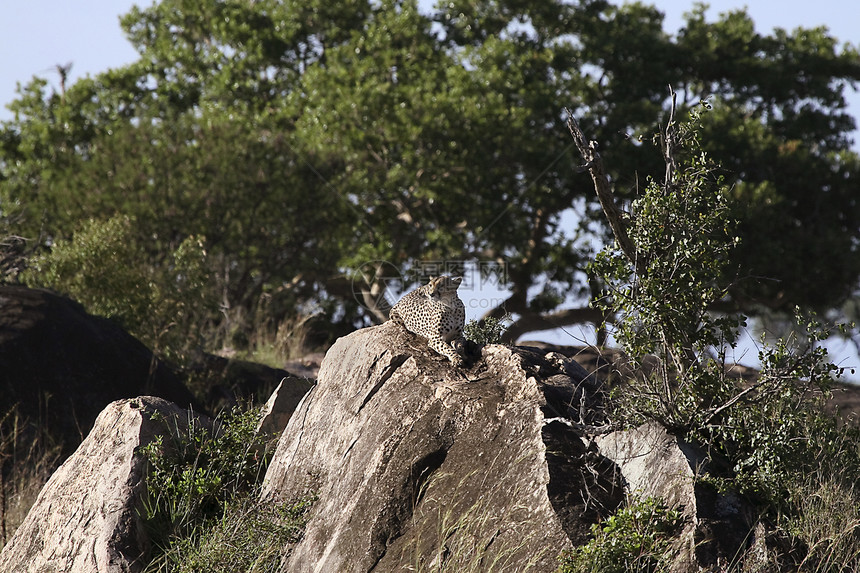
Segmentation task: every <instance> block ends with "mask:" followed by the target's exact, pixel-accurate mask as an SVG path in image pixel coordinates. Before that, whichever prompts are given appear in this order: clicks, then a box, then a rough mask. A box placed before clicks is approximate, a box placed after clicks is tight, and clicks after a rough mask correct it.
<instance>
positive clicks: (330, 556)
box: [262, 322, 623, 573]
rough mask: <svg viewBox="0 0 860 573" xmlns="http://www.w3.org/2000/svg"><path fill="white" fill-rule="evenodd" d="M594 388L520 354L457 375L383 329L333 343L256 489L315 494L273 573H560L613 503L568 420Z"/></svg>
mask: <svg viewBox="0 0 860 573" xmlns="http://www.w3.org/2000/svg"><path fill="white" fill-rule="evenodd" d="M592 383H593V380H592V379H590V378H588V376H587V373H586V372H585V371H584V370H583V369H582V368H581V367H579V366H578V365H576V364H575V363H573V362H572V361H570V360H569V359H567V358H565V357H564V356H562V355H558V354H556V355H553V356H545V355H544V353H541V352H536V351H532V350H530V349H525V348H523V349H517V348H508V347H503V346H486V347H484V348H483V351H482V357H481V359H480V360H479V361H478V362H477V363H476V364H475V365H474V366H473V367H471V368H470V369H468V370H463V369H458V368H454V367H451V366H450V365H449V364H448V362H447V360H446V359H444V358H443V357H439V356H437V355H435V354H434V353H433V352H432V351H428V350H427V349H426V345H425V344H424V342H423V341H422V340H421V339H419V338H417V337H414V336H412V335H411V334H409V333H407V332H406V331H405V330H403V329H401V328H400V327H399V326H397V325H396V324H394V323H391V322H388V323H385V324H382V325H380V326H375V327H371V328H366V329H363V330H360V331H357V332H354V333H352V334H350V335H348V336H346V337H343V338H340V339H338V341H337V342H336V343H335V344H334V346H332V348H331V349H329V351H328V353H327V354H326V357H325V360H324V361H323V363H322V366H321V368H320V372H319V379H318V383H317V385H316V386H314V387H313V388H312V389H311V391H310V392H309V393H308V394H307V395H306V396H305V397H304V398H303V399H302V401H301V403H300V404H299V406H298V408H297V409H296V412H295V414H294V415H293V416H292V417H291V418H290V421H289V423H288V424H287V427H286V429H285V430H284V432H283V434H282V435H281V438H280V440H279V443H278V446H277V450H276V452H275V455H274V458H273V460H272V462H271V464H270V466H269V469H268V472H267V474H266V478H265V481H264V484H263V492H262V498H263V500H284V501H286V500H295V499H298V498H303V497H308V496H312V497H314V498H316V501H315V503H314V505H313V507H312V509H311V513H310V517H309V522H308V524H307V528H306V531H305V534H304V537H303V538H302V540H301V541H300V542H298V544H297V545H296V546H294V547H292V548H291V551H290V554H289V556H288V557H287V560H286V561H285V563H284V565H283V568H282V571H285V572H286V571H290V572H297V573H300V572H311V571H313V572H329V571H338V572H339V573H351V572H369V571H373V572H377V573H379V572H387V571H403V570H427V569H432V570H450V571H467V570H468V571H490V570H493V571H496V570H498V571H524V570H527V569H528V570H529V571H547V572H549V571H555V569H556V568H557V567H558V561H557V557H558V555H559V554H560V553H561V552H562V551H563V550H565V549H570V548H572V547H573V546H574V545H576V544H580V543H583V542H584V541H585V540H586V539H587V536H588V530H589V526H590V525H591V524H592V523H595V522H597V521H599V520H600V519H601V518H603V517H605V516H606V515H607V514H608V513H609V512H610V511H612V510H614V509H615V508H616V507H617V506H618V504H619V503H620V502H621V500H622V498H623V488H622V484H621V482H620V481H619V480H618V479H617V476H618V475H619V474H618V472H617V471H616V468H615V467H614V464H612V463H611V462H609V461H608V460H607V459H606V458H604V457H602V456H600V455H599V454H598V453H596V452H594V451H593V450H589V448H588V447H587V445H586V443H585V442H584V441H583V440H582V439H581V438H580V436H579V435H578V433H577V432H576V430H575V428H574V425H572V423H571V422H570V420H571V419H577V420H578V416H579V412H580V409H582V410H583V411H587V412H589V415H591V413H592V412H597V411H598V408H597V407H594V408H592V406H595V404H596V402H594V401H593V397H594V396H596V395H597V394H598V393H599V389H598V388H596V387H594V386H593V385H592ZM595 415H596V414H595ZM578 421H582V420H578ZM585 421H586V422H589V420H585Z"/></svg>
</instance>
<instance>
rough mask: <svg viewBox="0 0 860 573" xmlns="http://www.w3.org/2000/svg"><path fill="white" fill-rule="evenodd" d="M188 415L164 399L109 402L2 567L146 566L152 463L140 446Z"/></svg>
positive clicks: (79, 572) (6, 551) (107, 569)
mask: <svg viewBox="0 0 860 573" xmlns="http://www.w3.org/2000/svg"><path fill="white" fill-rule="evenodd" d="M156 414H158V415H157V416H156ZM188 420H189V413H188V411H186V410H184V409H182V408H179V407H178V406H176V405H174V404H171V403H169V402H166V401H165V400H162V399H161V398H156V397H141V398H134V399H128V400H120V401H117V402H114V403H112V404H110V405H109V406H108V407H107V408H106V409H105V410H104V411H103V412H102V413H101V414H100V415H99V416H98V418H97V420H96V423H95V426H94V427H93V430H92V431H91V432H90V434H89V435H88V436H87V438H86V439H85V440H84V441H83V442H82V443H81V445H80V447H78V449H77V450H76V451H75V453H74V454H72V456H70V457H69V458H68V459H67V460H66V461H65V462H64V463H63V465H61V466H60V468H59V469H58V470H57V471H56V472H54V474H53V475H52V476H51V479H50V480H48V483H47V484H45V487H44V488H42V491H41V493H40V494H39V497H38V498H37V499H36V503H35V504H34V505H33V507H32V508H31V509H30V512H29V513H28V514H27V517H26V519H25V520H24V523H22V524H21V526H20V527H19V528H18V530H17V531H16V532H15V535H14V536H13V537H12V538H11V539H10V540H9V542H8V543H7V544H6V546H5V547H4V548H3V551H2V553H0V571H15V572H20V573H28V572H33V573H36V572H38V573H51V572H56V573H60V572H66V571H74V572H75V573H89V572H92V573H113V572H116V573H129V572H131V573H134V572H137V571H141V570H142V569H143V566H144V565H145V562H144V558H145V556H146V554H147V552H148V549H149V542H148V539H147V536H146V534H145V531H144V529H143V523H142V521H141V519H140V517H139V516H138V508H139V499H140V496H141V494H142V493H144V488H145V487H146V485H145V480H144V472H145V471H146V463H147V462H146V461H145V460H144V459H143V457H142V456H141V455H140V454H138V451H139V449H140V448H141V447H143V446H145V445H146V444H148V443H150V442H151V441H152V440H153V439H155V437H156V436H158V435H165V434H167V433H169V432H176V431H177V429H179V430H180V431H182V430H184V429H185V428H187V424H188Z"/></svg>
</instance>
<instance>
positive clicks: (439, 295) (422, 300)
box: [389, 276, 466, 366]
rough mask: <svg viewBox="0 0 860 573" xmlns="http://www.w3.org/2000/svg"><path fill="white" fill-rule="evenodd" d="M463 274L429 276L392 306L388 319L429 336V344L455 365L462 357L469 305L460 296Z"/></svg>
mask: <svg viewBox="0 0 860 573" xmlns="http://www.w3.org/2000/svg"><path fill="white" fill-rule="evenodd" d="M462 280H463V279H462V278H460V277H449V276H441V277H436V278H434V277H430V282H429V283H428V284H426V285H424V286H422V287H419V288H417V289H415V290H414V291H412V292H410V293H408V294H406V295H405V296H404V297H403V298H401V299H400V301H398V303H397V304H395V305H394V307H392V309H391V313H389V318H390V319H391V320H393V321H394V322H397V323H398V324H402V325H403V326H405V327H406V329H407V330H408V331H410V332H414V333H415V334H417V335H418V336H422V337H424V338H426V339H427V346H429V347H430V348H432V349H433V350H435V351H436V352H438V353H439V354H441V355H443V356H447V357H448V360H450V361H451V363H452V364H454V365H456V366H459V365H460V364H462V363H463V359H462V358H461V357H460V354H459V353H458V352H457V349H458V348H462V347H463V344H464V340H463V325H464V324H465V322H466V307H465V305H464V304H463V301H462V300H460V297H458V296H457V288H459V286H460V282H461V281H462Z"/></svg>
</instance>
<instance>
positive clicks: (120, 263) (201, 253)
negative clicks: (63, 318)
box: [23, 215, 214, 357]
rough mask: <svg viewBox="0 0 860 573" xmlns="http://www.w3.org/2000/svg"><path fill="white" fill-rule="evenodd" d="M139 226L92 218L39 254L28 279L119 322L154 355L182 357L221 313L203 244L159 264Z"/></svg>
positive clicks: (184, 245) (187, 245) (193, 241)
mask: <svg viewBox="0 0 860 573" xmlns="http://www.w3.org/2000/svg"><path fill="white" fill-rule="evenodd" d="M134 224H135V222H134V219H132V218H129V217H124V216H120V215H117V216H115V217H112V218H111V219H108V220H105V221H99V220H92V219H91V220H89V221H87V222H86V223H85V224H83V225H82V227H81V228H80V229H78V231H77V232H76V233H75V234H74V237H73V238H72V239H71V240H68V241H67V240H58V241H57V242H56V243H55V244H54V245H53V246H52V247H51V250H50V251H49V252H47V253H43V254H41V255H39V256H36V257H33V258H32V259H31V261H30V268H29V269H28V270H27V271H26V272H25V273H24V274H23V278H24V282H25V283H26V284H28V285H29V286H43V287H48V288H51V289H54V290H57V291H59V292H62V293H64V294H66V295H68V296H70V297H72V298H73V299H75V300H77V301H78V302H80V303H81V304H83V305H84V307H85V308H86V309H87V311H88V312H90V313H92V314H96V315H99V316H104V317H108V318H112V319H114V320H116V321H118V322H119V323H120V324H122V326H123V327H125V328H126V329H127V330H128V331H129V332H130V333H131V334H133V335H134V336H136V337H137V338H139V339H140V340H142V341H143V342H145V343H146V344H147V345H149V346H150V347H151V348H153V349H154V350H156V351H158V352H161V353H164V354H167V355H169V356H172V357H182V356H183V355H184V353H185V352H186V351H187V350H188V349H189V347H193V346H194V344H195V343H199V342H200V341H199V340H197V336H196V335H195V333H196V332H198V331H199V326H200V323H201V321H203V320H205V319H206V317H207V316H208V315H209V313H210V312H211V310H212V308H214V305H213V304H212V302H211V301H210V300H209V298H208V297H207V296H206V293H207V292H208V291H207V288H206V285H207V283H208V281H209V274H208V270H207V268H206V264H205V257H206V252H205V250H204V248H203V241H204V239H203V238H201V237H196V236H190V237H187V238H186V239H185V240H184V241H182V242H181V243H180V244H179V246H178V247H177V248H176V249H175V250H174V251H173V252H172V253H171V254H170V255H169V257H168V258H167V260H164V261H161V262H160V263H159V264H154V263H152V262H150V261H148V257H147V252H146V249H145V246H144V245H141V244H139V242H138V241H137V239H136V234H135V233H134Z"/></svg>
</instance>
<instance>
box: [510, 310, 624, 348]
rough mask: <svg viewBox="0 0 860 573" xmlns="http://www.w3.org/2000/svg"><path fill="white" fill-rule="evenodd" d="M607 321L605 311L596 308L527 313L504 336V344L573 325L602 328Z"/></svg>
mask: <svg viewBox="0 0 860 573" xmlns="http://www.w3.org/2000/svg"><path fill="white" fill-rule="evenodd" d="M606 319H607V316H606V315H605V314H604V313H603V311H601V310H598V309H596V308H588V307H586V308H568V309H565V310H559V311H556V312H552V313H547V314H541V313H538V312H525V313H522V316H520V318H519V319H518V320H517V321H516V322H514V323H513V324H512V325H511V326H510V327H508V329H507V330H506V331H505V333H504V335H502V340H503V341H504V342H508V343H513V342H515V341H516V340H517V339H518V338H519V337H520V336H522V335H523V334H525V333H527V332H534V331H538V330H552V329H553V328H560V327H562V326H570V325H571V324H581V323H583V322H590V323H592V324H594V325H595V326H600V325H601V324H603V322H604V321H605V320H606Z"/></svg>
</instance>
